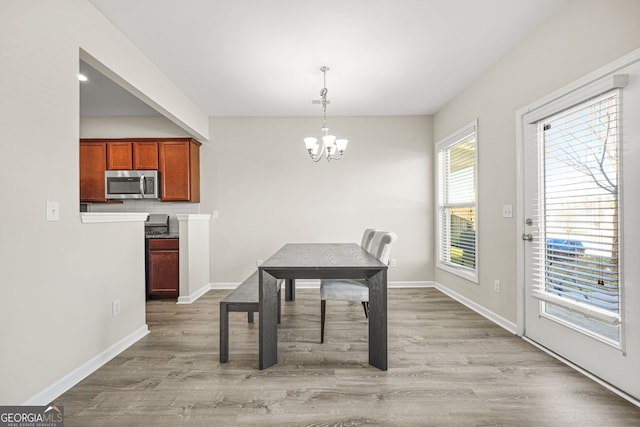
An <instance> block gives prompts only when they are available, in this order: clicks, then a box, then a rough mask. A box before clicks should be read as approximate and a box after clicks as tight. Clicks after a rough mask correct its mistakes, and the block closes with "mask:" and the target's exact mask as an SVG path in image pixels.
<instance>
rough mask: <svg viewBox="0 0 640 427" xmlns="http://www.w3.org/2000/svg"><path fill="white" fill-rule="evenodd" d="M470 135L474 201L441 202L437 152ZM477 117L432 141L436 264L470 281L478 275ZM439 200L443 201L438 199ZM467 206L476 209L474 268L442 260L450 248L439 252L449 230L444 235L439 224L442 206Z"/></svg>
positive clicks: (474, 279) (475, 280) (463, 140)
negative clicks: (472, 146) (472, 154)
mask: <svg viewBox="0 0 640 427" xmlns="http://www.w3.org/2000/svg"><path fill="white" fill-rule="evenodd" d="M472 135H474V136H475V143H474V145H475V150H474V165H473V174H474V177H473V181H474V183H473V184H474V189H473V195H474V201H473V202H472V203H471V202H470V203H464V205H462V204H451V203H447V202H446V201H444V199H445V197H443V196H444V195H443V194H441V188H442V185H441V184H442V176H441V169H442V165H441V164H440V153H441V152H444V151H449V150H451V148H453V147H455V146H456V145H458V144H460V143H462V142H465V141H466V140H468V138H469V137H470V136H472ZM478 146H479V145H478V119H475V120H473V121H472V122H470V123H468V124H467V125H465V126H463V127H461V128H460V129H458V130H456V131H455V132H453V133H452V134H450V135H449V136H447V137H445V138H442V139H441V140H440V141H438V142H436V144H435V168H434V169H435V184H436V188H435V196H436V197H435V201H436V203H435V211H436V214H435V215H436V233H435V234H436V267H437V268H439V269H441V270H444V271H447V272H449V273H452V274H454V275H456V276H459V277H462V278H463V279H466V280H468V281H470V282H473V283H475V284H478V277H479V273H478V270H479V268H478V263H479V257H478V242H479V238H478V237H479V236H478V230H479V220H478V218H479V203H478ZM441 201H443V202H441ZM467 206H472V207H474V208H475V210H476V212H475V222H476V224H475V226H476V230H475V231H476V233H475V254H474V255H475V266H474V268H470V267H468V266H462V265H458V264H455V263H452V262H450V261H448V260H447V259H446V256H450V251H449V252H448V253H447V254H444V253H443V251H442V248H443V236H445V235H446V237H445V238H447V239H450V234H451V233H450V230H448V231H449V233H448V234H447V230H446V229H445V228H444V227H443V225H442V212H443V209H450V208H452V207H467Z"/></svg>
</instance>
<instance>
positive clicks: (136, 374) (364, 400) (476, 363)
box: [54, 289, 640, 427]
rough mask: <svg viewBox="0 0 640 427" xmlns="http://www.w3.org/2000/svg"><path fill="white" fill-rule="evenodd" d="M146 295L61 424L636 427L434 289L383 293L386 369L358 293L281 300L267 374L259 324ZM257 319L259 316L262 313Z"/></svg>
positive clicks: (615, 400) (625, 406)
mask: <svg viewBox="0 0 640 427" xmlns="http://www.w3.org/2000/svg"><path fill="white" fill-rule="evenodd" d="M226 292H228V291H217V290H216V291H210V292H209V293H207V294H206V295H205V296H203V297H202V298H200V299H199V300H197V301H196V302H195V303H193V304H191V305H176V304H175V302H170V301H151V302H149V303H148V306H147V319H148V325H149V328H150V330H151V333H150V334H149V335H147V336H146V337H145V338H144V339H142V340H141V341H139V342H138V343H136V344H135V345H133V346H132V347H130V348H129V349H128V350H126V351H125V352H123V353H122V354H121V355H119V356H118V357H116V358H115V359H113V360H112V361H111V362H109V363H108V364H107V365H105V366H104V367H102V368H101V369H99V370H98V371H97V372H95V373H94V374H92V375H91V376H89V377H88V378H87V379H85V380H84V381H82V382H81V383H80V384H78V385H77V386H76V387H74V388H73V389H71V390H69V391H68V392H67V393H65V394H64V395H62V396H61V397H59V398H58V399H56V401H55V402H54V403H55V404H57V405H64V412H65V426H66V427H71V426H135V425H145V426H146V425H149V426H179V425H189V426H245V425H256V426H266V425H277V426H358V425H380V426H580V427H585V426H598V427H603V426H625V427H626V426H637V425H640V408H638V407H635V406H633V405H632V404H630V403H628V402H627V401H625V400H623V399H622V398H620V397H618V396H616V395H615V394H613V393H611V392H609V391H608V390H606V389H604V388H603V387H601V386H600V385H598V384H596V383H595V382H593V381H591V380H589V379H588V378H586V377H584V376H582V375H580V374H579V373H577V372H575V371H573V370H572V369H570V368H568V367H566V366H565V365H563V364H561V363H560V362H558V361H556V360H555V359H553V358H551V357H550V356H548V355H547V354H545V353H543V352H541V351H539V350H537V349H536V348H535V347H533V346H531V345H530V344H528V343H527V342H525V341H523V340H522V339H520V338H518V337H516V336H513V335H511V334H509V333H508V332H506V331H504V330H503V329H501V328H500V327H498V326H496V325H494V324H493V323H491V322H489V321H488V320H486V319H484V318H483V317H481V316H479V315H477V314H475V313H474V312H472V311H471V310H469V309H467V308H466V307H464V306H462V305H460V304H459V303H457V302H455V301H453V300H451V299H450V298H448V297H447V296H445V295H443V294H442V293H440V292H439V291H437V290H435V289H390V290H389V315H388V318H389V370H388V371H387V372H382V371H379V370H377V369H375V368H373V367H371V366H369V365H368V364H367V360H368V356H367V323H366V320H365V319H364V315H363V312H362V306H361V305H360V304H359V303H358V304H355V303H348V302H339V301H329V302H328V303H327V330H326V342H325V344H322V345H321V344H319V341H320V303H319V301H318V291H317V290H302V289H301V290H298V291H297V300H296V301H295V302H288V303H285V302H283V319H282V324H281V325H280V328H279V347H278V354H279V363H278V364H277V365H276V366H274V367H272V368H270V369H267V370H264V371H260V370H258V369H257V366H258V358H257V354H258V335H257V331H258V323H256V324H255V325H248V324H247V323H246V314H244V313H230V353H229V357H230V361H229V363H227V364H220V363H219V362H218V307H219V304H218V302H219V300H220V298H221V297H222V296H224V295H225V294H226ZM258 321H259V318H258V317H257V314H256V322H258Z"/></svg>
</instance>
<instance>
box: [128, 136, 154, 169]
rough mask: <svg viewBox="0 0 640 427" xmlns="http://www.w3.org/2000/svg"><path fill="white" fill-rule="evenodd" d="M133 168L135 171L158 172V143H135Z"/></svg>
mask: <svg viewBox="0 0 640 427" xmlns="http://www.w3.org/2000/svg"><path fill="white" fill-rule="evenodd" d="M133 168H134V169H135V170H158V143H157V142H134V143H133Z"/></svg>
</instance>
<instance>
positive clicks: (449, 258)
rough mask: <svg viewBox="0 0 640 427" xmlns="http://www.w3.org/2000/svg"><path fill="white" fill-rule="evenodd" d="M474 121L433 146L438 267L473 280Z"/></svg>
mask: <svg viewBox="0 0 640 427" xmlns="http://www.w3.org/2000/svg"><path fill="white" fill-rule="evenodd" d="M476 140H477V137H476V123H475V122H474V123H472V124H470V125H468V126H466V127H465V128H463V129H461V130H459V131H458V132H456V133H455V134H453V135H452V136H450V137H448V138H445V139H444V140H442V141H441V142H439V143H438V144H437V145H436V150H437V159H438V165H437V168H438V175H437V176H438V187H437V188H438V198H437V200H438V244H437V246H438V266H439V267H441V268H444V269H446V270H449V271H452V272H454V273H456V274H459V275H462V276H463V277H465V278H468V279H471V280H474V281H476V280H477V250H476V248H477V203H476V200H477V197H476V180H477V173H476V170H477V167H476V163H477V160H476V159H477V155H476Z"/></svg>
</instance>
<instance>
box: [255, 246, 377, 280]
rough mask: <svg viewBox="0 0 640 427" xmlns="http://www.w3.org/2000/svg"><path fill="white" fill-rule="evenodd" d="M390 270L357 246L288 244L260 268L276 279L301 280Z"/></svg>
mask: <svg viewBox="0 0 640 427" xmlns="http://www.w3.org/2000/svg"><path fill="white" fill-rule="evenodd" d="M387 268H388V267H387V265H385V264H384V263H382V262H380V260H378V259H377V258H376V257H374V256H373V255H371V254H370V253H368V252H367V251H365V250H364V249H362V247H361V246H360V245H358V244H357V243H287V244H286V245H284V246H283V247H282V248H281V249H280V250H278V252H276V253H275V254H273V256H272V257H271V258H269V259H267V260H266V261H265V262H264V263H262V265H261V266H260V269H262V270H267V271H269V272H272V273H277V275H276V277H279V278H287V277H288V276H289V275H290V274H291V277H293V278H299V279H305V278H313V279H324V278H331V277H342V278H345V279H348V278H366V277H370V276H371V275H372V274H375V273H376V272H378V271H380V270H384V269H387ZM338 271H343V273H341V274H344V276H336V272H338ZM347 271H348V272H347Z"/></svg>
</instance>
